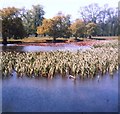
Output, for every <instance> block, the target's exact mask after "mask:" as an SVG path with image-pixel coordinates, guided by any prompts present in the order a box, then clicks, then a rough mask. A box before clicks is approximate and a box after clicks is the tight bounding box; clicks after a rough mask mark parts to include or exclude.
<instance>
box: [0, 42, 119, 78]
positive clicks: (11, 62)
mask: <svg viewBox="0 0 120 114" xmlns="http://www.w3.org/2000/svg"><path fill="white" fill-rule="evenodd" d="M0 53H1V54H2V56H1V63H2V67H1V70H2V76H3V77H4V76H9V75H12V73H13V71H16V73H17V75H18V76H20V77H22V76H28V77H33V76H34V77H40V76H41V77H47V78H53V77H54V76H55V75H56V74H60V75H61V76H69V75H72V76H79V77H80V78H86V77H88V78H93V77H94V76H96V75H97V74H105V73H106V72H109V73H110V74H111V75H112V74H113V72H114V71H116V70H118V48H117V42H116V41H112V42H111V43H110V42H109V43H104V44H100V45H98V44H97V45H94V46H93V47H92V48H91V49H88V50H85V51H81V50H78V51H77V52H70V51H51V52H15V51H13V52H7V51H6V52H0Z"/></svg>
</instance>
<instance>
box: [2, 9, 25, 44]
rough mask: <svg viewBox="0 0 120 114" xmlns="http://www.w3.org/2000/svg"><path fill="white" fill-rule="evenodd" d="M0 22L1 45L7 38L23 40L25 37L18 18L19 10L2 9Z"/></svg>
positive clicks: (20, 20)
mask: <svg viewBox="0 0 120 114" xmlns="http://www.w3.org/2000/svg"><path fill="white" fill-rule="evenodd" d="M0 18H1V20H2V37H3V43H6V42H7V38H11V37H12V38H14V39H16V38H23V37H24V36H25V31H24V27H23V24H22V19H21V18H20V17H19V9H18V8H15V7H8V8H3V9H2V10H0Z"/></svg>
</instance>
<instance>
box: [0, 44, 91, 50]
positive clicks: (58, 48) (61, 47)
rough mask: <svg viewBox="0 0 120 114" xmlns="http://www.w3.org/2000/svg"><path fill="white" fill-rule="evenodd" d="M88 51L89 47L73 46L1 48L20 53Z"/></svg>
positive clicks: (11, 46) (12, 46) (9, 46)
mask: <svg viewBox="0 0 120 114" xmlns="http://www.w3.org/2000/svg"><path fill="white" fill-rule="evenodd" d="M0 47H1V46H0ZM78 49H79V50H86V49H90V46H77V45H73V44H65V45H62V46H14V44H13V45H7V46H2V50H3V51H22V52H36V51H56V50H59V51H66V50H69V51H77V50H78Z"/></svg>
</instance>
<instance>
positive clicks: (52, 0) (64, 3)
mask: <svg viewBox="0 0 120 114" xmlns="http://www.w3.org/2000/svg"><path fill="white" fill-rule="evenodd" d="M118 2H119V0H0V9H2V8H4V7H8V6H10V7H11V6H15V7H17V8H22V7H26V8H27V9H30V8H31V7H32V5H37V4H40V5H42V6H43V7H44V11H45V12H46V14H45V17H46V18H52V17H53V16H55V15H56V14H57V13H58V12H59V11H62V12H63V13H64V14H70V15H71V16H72V19H73V20H74V19H76V18H79V14H78V10H79V8H80V7H82V6H86V5H89V4H91V3H98V4H99V6H103V5H104V4H108V5H109V7H118Z"/></svg>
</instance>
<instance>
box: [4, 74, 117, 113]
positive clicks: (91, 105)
mask: <svg viewBox="0 0 120 114" xmlns="http://www.w3.org/2000/svg"><path fill="white" fill-rule="evenodd" d="M2 96H3V112H18V111H19V112H117V111H118V72H116V73H115V74H114V76H113V77H111V76H109V75H108V74H107V75H104V76H103V77H101V78H100V80H99V81H98V80H97V78H95V79H86V80H81V79H77V80H76V81H73V80H71V79H68V78H61V77H60V76H56V77H55V78H53V79H52V80H50V79H45V78H40V79H35V78H27V77H23V78H17V77H16V75H15V74H14V76H13V77H9V78H5V79H3V82H2Z"/></svg>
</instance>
